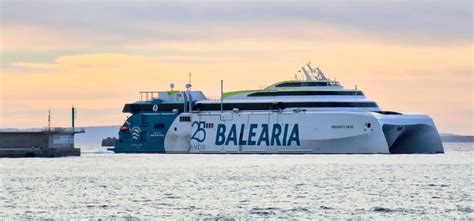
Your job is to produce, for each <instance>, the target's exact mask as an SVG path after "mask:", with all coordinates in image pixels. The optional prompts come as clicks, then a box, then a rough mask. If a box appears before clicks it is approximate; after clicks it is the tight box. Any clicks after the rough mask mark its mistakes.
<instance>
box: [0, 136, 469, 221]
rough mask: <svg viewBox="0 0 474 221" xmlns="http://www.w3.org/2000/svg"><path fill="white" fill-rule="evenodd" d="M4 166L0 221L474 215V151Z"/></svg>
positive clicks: (140, 157) (90, 151)
mask: <svg viewBox="0 0 474 221" xmlns="http://www.w3.org/2000/svg"><path fill="white" fill-rule="evenodd" d="M79 147H80V148H82V151H83V153H82V156H81V157H65V158H23V159H0V219H2V220H3V219H13V218H16V219H29V218H34V219H37V218H40V219H41V218H58V219H63V218H80V219H90V218H94V219H96V218H106V219H107V218H132V219H133V218H139V219H142V218H143V219H157V218H161V219H163V218H164V219H178V218H191V219H194V218H211V219H219V218H222V219H227V218H229V219H232V218H236V219H239V218H240V219H247V218H250V219H254V218H257V219H259V218H260V219H265V218H269V219H287V218H301V219H304V218H333V217H334V218H364V219H365V218H373V219H380V218H412V217H413V218H423V217H425V218H473V217H474V199H473V195H474V193H473V191H474V189H473V186H474V175H473V168H474V147H473V144H472V143H445V144H444V147H445V151H446V153H445V154H435V155H424V154H413V155H217V154H215V155H160V154H113V153H111V152H108V151H106V150H105V148H102V147H98V146H94V145H80V146H79Z"/></svg>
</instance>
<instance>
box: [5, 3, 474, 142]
mask: <svg viewBox="0 0 474 221" xmlns="http://www.w3.org/2000/svg"><path fill="white" fill-rule="evenodd" d="M0 8H1V12H0V14H1V20H0V24H1V26H0V28H1V29H0V39H1V42H0V43H1V45H0V53H1V57H0V60H1V64H0V65H1V66H0V73H1V74H0V95H1V96H0V107H1V108H0V127H20V128H24V127H42V126H46V125H47V112H48V108H49V107H50V108H51V110H52V113H53V117H52V124H53V126H69V125H70V108H71V106H72V105H75V106H76V107H77V108H78V120H77V125H78V126H98V125H120V124H122V123H123V121H124V119H125V118H126V115H125V114H123V113H121V111H122V107H123V105H124V104H125V103H130V102H134V101H136V100H137V99H139V98H140V96H139V94H138V92H139V91H143V90H153V91H156V90H167V89H168V88H169V84H170V83H171V82H173V83H175V85H177V88H178V89H182V88H184V84H185V83H186V82H187V80H188V77H187V76H188V72H192V75H193V77H192V83H193V89H194V90H202V91H204V92H205V93H206V94H207V95H208V96H211V97H213V96H214V97H217V96H218V95H219V90H220V80H221V79H223V80H224V82H225V89H226V91H231V90H244V89H258V88H261V87H264V86H267V85H270V84H273V83H276V82H278V81H281V80H287V79H292V78H294V74H295V73H296V72H297V70H298V69H299V68H300V67H301V66H302V65H304V63H306V62H308V61H311V62H312V64H315V65H318V66H319V67H320V68H321V69H322V70H323V71H324V72H325V73H327V74H328V75H329V76H330V77H331V78H337V80H339V81H341V83H342V84H343V85H344V86H345V87H346V88H353V87H354V85H356V84H357V86H358V88H359V89H361V90H363V91H364V92H365V94H366V95H367V96H368V97H369V98H371V99H373V100H375V101H377V102H378V104H379V106H380V107H381V108H382V109H384V110H393V111H402V112H417V113H426V114H428V115H430V116H431V117H432V118H433V119H434V121H435V123H436V125H437V126H438V129H439V131H440V132H444V133H459V134H474V129H473V124H474V120H473V115H474V111H473V109H474V108H473V106H474V105H473V86H474V83H473V78H474V77H473V75H474V73H473V70H474V65H473V62H474V61H473V50H474V42H473V5H472V1H471V0H466V1H464V0H463V1H458V0H454V1H445V0H442V1H431V0H430V1H410V0H407V1H389V0H387V1H378V0H377V1H376V0H372V1H280V0H277V1H261V2H259V3H256V2H254V1H217V0H216V1H144V0H139V1H131V0H130V1H120V0H119V1H88V0H76V1H60V0H53V1H43V0H36V1H16V0H11V1H10V0H0Z"/></svg>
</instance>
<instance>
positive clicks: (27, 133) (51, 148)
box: [0, 128, 85, 157]
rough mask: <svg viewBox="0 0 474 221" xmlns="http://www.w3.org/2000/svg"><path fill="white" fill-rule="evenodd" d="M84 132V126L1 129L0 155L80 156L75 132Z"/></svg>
mask: <svg viewBox="0 0 474 221" xmlns="http://www.w3.org/2000/svg"><path fill="white" fill-rule="evenodd" d="M84 132H85V130H84V129H83V128H44V129H28V130H17V129H4V130H0V157H64V156H80V155H81V150H80V149H79V148H74V134H77V133H84Z"/></svg>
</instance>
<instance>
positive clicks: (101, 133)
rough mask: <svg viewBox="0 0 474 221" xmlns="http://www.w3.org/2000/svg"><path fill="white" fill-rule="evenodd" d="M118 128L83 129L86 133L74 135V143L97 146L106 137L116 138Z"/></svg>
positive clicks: (98, 127)
mask: <svg viewBox="0 0 474 221" xmlns="http://www.w3.org/2000/svg"><path fill="white" fill-rule="evenodd" d="M119 128H120V126H97V127H85V130H86V133H83V134H76V136H75V142H76V143H78V144H98V145H100V144H101V143H102V139H105V138H107V137H118V131H119Z"/></svg>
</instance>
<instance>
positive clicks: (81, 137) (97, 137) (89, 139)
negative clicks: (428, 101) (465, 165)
mask: <svg viewBox="0 0 474 221" xmlns="http://www.w3.org/2000/svg"><path fill="white" fill-rule="evenodd" d="M84 128H85V130H86V133H83V134H76V136H75V142H76V143H78V144H99V145H100V144H101V143H102V139H105V138H107V137H111V138H112V137H118V130H119V128H120V126H119V125H117V126H91V127H84ZM8 130H16V129H14V128H0V132H1V131H8ZM440 135H441V140H442V141H443V142H474V136H473V135H457V134H450V133H441V134H440Z"/></svg>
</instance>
